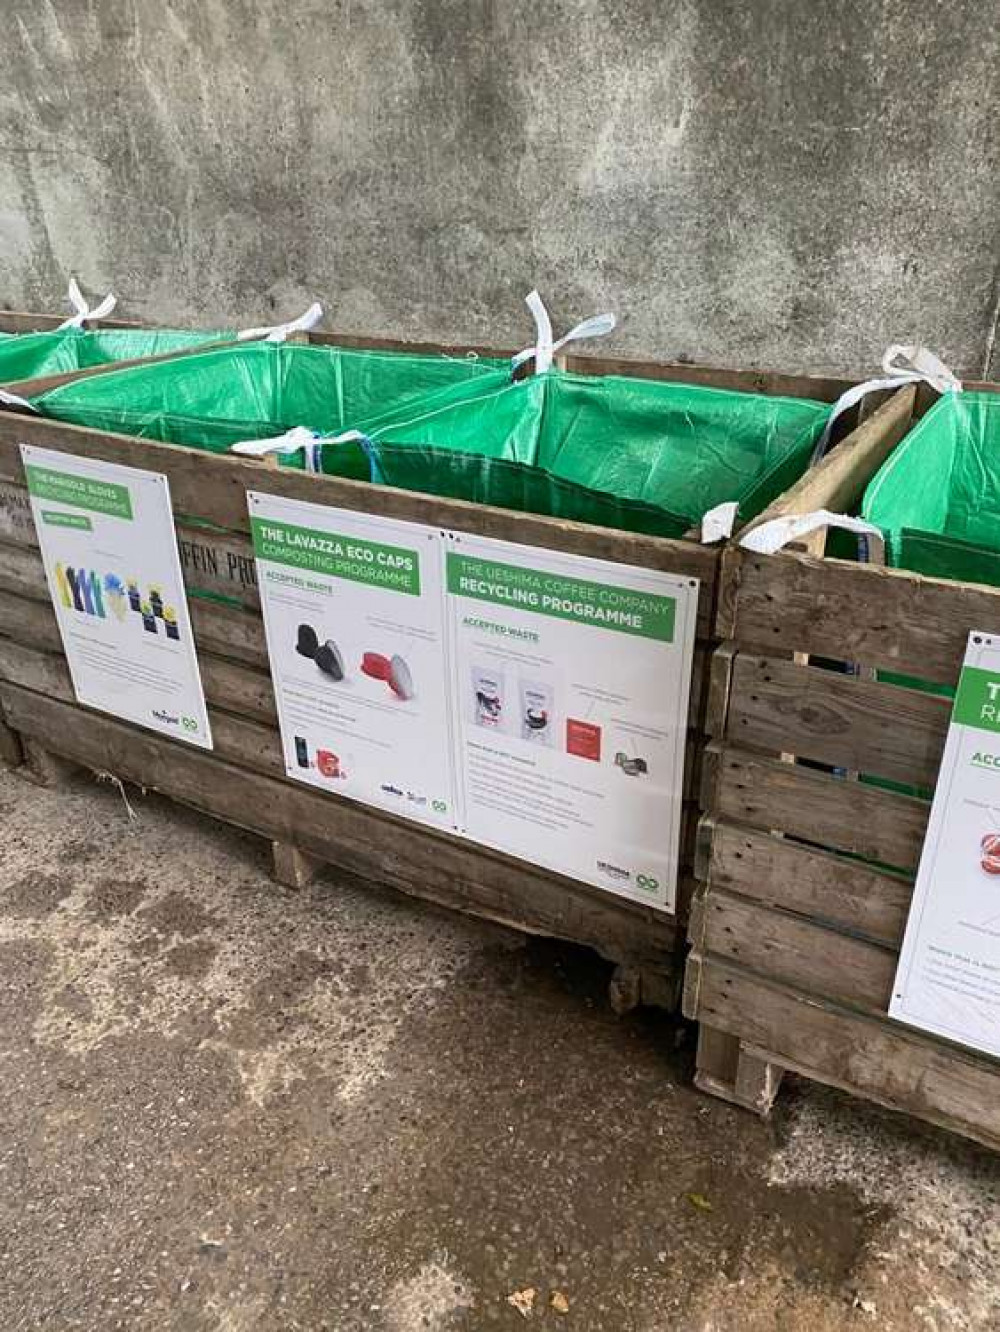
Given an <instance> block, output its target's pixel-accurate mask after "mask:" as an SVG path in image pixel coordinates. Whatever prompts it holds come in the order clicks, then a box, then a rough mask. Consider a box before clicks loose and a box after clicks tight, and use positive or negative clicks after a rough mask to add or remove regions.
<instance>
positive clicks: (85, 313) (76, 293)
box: [56, 277, 118, 333]
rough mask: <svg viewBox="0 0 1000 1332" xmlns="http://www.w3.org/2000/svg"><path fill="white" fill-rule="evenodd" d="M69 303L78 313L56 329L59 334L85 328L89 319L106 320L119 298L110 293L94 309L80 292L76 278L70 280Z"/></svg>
mask: <svg viewBox="0 0 1000 1332" xmlns="http://www.w3.org/2000/svg"><path fill="white" fill-rule="evenodd" d="M69 303H70V305H72V307H73V309H74V310H75V311H76V314H74V315H73V316H72V317H71V318H69V319H66V320H64V322H63V323H61V324H60V325H59V327H58V328H57V329H56V332H57V333H62V332H63V331H64V330H65V329H68V328H83V326H84V324H85V323H86V322H87V320H88V319H94V320H96V319H105V318H107V316H108V315H109V314H110V313H111V311H112V310H113V309H114V308H115V306H116V305H117V304H118V298H117V297H116V296H114V295H113V294H112V293H111V292H110V291H109V292H108V294H107V296H105V298H104V300H103V301H100V302H98V304H97V305H95V306H94V308H93V309H91V308H90V306H89V305H88V303H87V298H86V297H85V296H84V294H83V292H82V291H81V290H80V284H79V282H77V280H76V278H75V277H73V278H70V280H69Z"/></svg>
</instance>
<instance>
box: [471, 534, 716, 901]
mask: <svg viewBox="0 0 1000 1332" xmlns="http://www.w3.org/2000/svg"><path fill="white" fill-rule="evenodd" d="M445 559H446V568H447V588H448V620H449V629H450V633H451V646H452V652H451V675H452V682H453V690H454V695H453V697H454V715H455V719H456V720H455V736H456V775H457V782H458V789H459V795H460V803H461V809H462V816H463V827H464V830H465V832H466V834H467V835H468V836H469V837H471V838H473V839H474V840H475V841H477V842H482V843H484V844H485V845H487V846H494V847H497V848H498V849H499V850H502V851H507V852H510V853H511V854H512V855H516V856H520V857H522V858H523V859H525V860H530V861H533V862H534V863H535V864H538V865H544V866H546V867H547V868H548V869H552V870H555V871H557V872H559V873H561V874H568V875H570V876H571V877H572V878H575V879H582V880H583V881H584V882H586V883H592V884H595V885H596V886H597V887H600V888H606V889H608V890H610V891H612V892H615V893H618V894H620V895H622V896H625V897H633V898H637V899H639V900H641V901H646V902H652V903H655V904H657V905H660V906H664V907H671V906H672V905H673V889H674V881H675V878H676V869H677V856H678V846H677V842H678V838H679V834H680V812H681V787H682V782H683V776H684V740H685V732H686V727H687V708H688V689H689V682H690V676H691V652H692V646H693V641H694V627H695V625H694V621H695V612H696V610H697V589H696V588H692V585H691V582H690V580H685V579H680V578H675V577H671V576H670V575H668V574H661V573H654V572H652V571H647V570H643V569H636V568H633V567H631V566H629V565H623V564H610V563H608V562H606V561H604V560H592V559H587V558H584V557H583V556H575V555H560V554H557V553H555V552H553V551H547V550H538V549H535V548H529V547H524V546H517V545H513V544H509V543H507V542H502V541H492V540H485V539H481V538H477V537H470V536H466V535H464V534H458V533H453V534H450V537H449V541H448V549H447V551H446V554H445Z"/></svg>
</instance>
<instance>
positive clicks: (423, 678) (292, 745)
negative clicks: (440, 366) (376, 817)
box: [249, 492, 456, 830]
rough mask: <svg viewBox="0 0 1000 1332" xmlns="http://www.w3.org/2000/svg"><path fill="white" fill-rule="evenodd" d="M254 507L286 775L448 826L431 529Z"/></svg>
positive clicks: (452, 820) (436, 561)
mask: <svg viewBox="0 0 1000 1332" xmlns="http://www.w3.org/2000/svg"><path fill="white" fill-rule="evenodd" d="M249 498H250V525H251V529H252V532H253V542H254V552H255V554H256V556H257V567H258V584H259V587H260V596H261V606H262V608H263V612H264V626H265V629H266V631H267V647H268V654H269V656H270V661H271V675H272V678H273V680H274V692H275V699H276V702H277V705H278V718H279V721H280V724H281V738H282V745H283V748H284V754H285V767H286V770H287V772H288V774H289V776H291V777H296V778H298V779H299V780H301V781H304V782H308V783H309V784H310V785H312V786H318V787H321V788H322V789H323V790H326V791H336V792H337V793H338V794H340V795H346V796H352V797H353V798H354V799H355V800H362V801H364V802H365V803H366V804H370V805H378V806H381V807H382V808H383V809H389V810H392V811H393V813H396V814H405V815H407V816H408V817H410V818H414V819H418V820H420V821H421V822H426V823H432V824H436V825H437V826H439V827H443V828H447V829H449V830H451V829H454V828H455V826H456V814H455V807H454V806H455V799H454V788H453V780H452V767H453V765H452V757H451V749H452V746H451V736H450V734H449V725H450V718H449V709H448V697H447V691H448V681H447V677H446V674H445V671H444V613H443V603H442V591H441V561H440V556H439V553H438V544H437V543H438V534H437V531H436V530H431V529H429V528H423V527H419V526H416V525H415V524H411V523H399V522H392V521H390V520H388V519H382V518H373V517H370V516H369V515H367V514H359V513H350V512H348V511H346V510H343V509H330V508H325V507H323V506H321V505H317V504H308V503H304V502H299V501H295V500H283V499H279V498H277V497H276V496H274V495H264V494H258V493H253V492H251V494H250V497H249Z"/></svg>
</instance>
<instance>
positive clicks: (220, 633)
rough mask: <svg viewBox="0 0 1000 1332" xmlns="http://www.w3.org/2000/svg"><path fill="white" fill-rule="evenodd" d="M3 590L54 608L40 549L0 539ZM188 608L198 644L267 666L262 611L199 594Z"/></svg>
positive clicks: (0, 628) (0, 590)
mask: <svg viewBox="0 0 1000 1332" xmlns="http://www.w3.org/2000/svg"><path fill="white" fill-rule="evenodd" d="M4 594H7V595H14V596H18V597H24V598H28V599H30V600H33V601H38V602H44V604H45V605H46V606H49V607H50V609H51V603H50V601H49V591H48V585H47V584H46V581H45V570H44V569H43V567H42V561H41V557H40V556H39V554H38V552H37V550H32V549H31V548H29V547H26V546H11V545H4V544H2V543H0V596H3V595H4ZM188 610H189V611H190V614H191V623H192V627H193V629H194V635H195V640H196V642H197V643H198V645H199V648H202V649H208V650H209V651H214V652H217V653H219V654H220V655H224V656H229V657H235V658H237V659H239V660H241V661H246V662H248V663H251V664H253V665H256V666H260V667H261V668H266V666H267V644H266V641H265V638H264V622H263V620H262V619H261V617H260V615H255V614H254V613H253V611H251V610H244V609H242V608H240V607H237V606H228V605H223V604H222V603H221V602H215V601H209V600H206V599H203V598H198V597H197V595H196V596H194V597H192V599H191V601H190V602H189V603H188ZM2 631H3V616H2V614H0V632H2Z"/></svg>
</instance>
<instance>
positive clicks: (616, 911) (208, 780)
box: [0, 684, 676, 971]
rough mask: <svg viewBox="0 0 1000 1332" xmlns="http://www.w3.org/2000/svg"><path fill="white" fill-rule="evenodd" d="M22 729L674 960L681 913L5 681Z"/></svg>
mask: <svg viewBox="0 0 1000 1332" xmlns="http://www.w3.org/2000/svg"><path fill="white" fill-rule="evenodd" d="M0 706H2V707H3V710H4V713H5V716H6V718H7V721H8V723H9V724H10V725H11V727H13V728H14V729H15V730H17V731H20V732H22V733H23V734H25V735H27V736H29V737H32V738H33V739H34V740H36V741H37V742H38V743H39V744H40V745H42V746H44V747H46V748H49V749H51V750H52V751H53V752H55V753H58V754H62V755H64V756H65V757H66V758H69V759H72V760H73V761H74V762H78V763H82V764H84V765H85V766H87V767H91V768H95V769H105V770H108V771H111V772H114V773H115V774H116V775H117V776H120V777H121V778H122V779H124V780H127V781H133V782H136V783H139V784H141V785H143V786H145V787H148V788H150V789H152V790H157V791H162V792H163V793H164V794H166V795H169V796H172V797H173V798H174V799H176V800H179V801H181V802H183V803H185V804H189V805H192V806H194V807H195V808H196V809H200V810H203V811H205V812H206V813H208V814H212V815H214V816H215V817H217V818H220V819H224V820H226V821H227V822H229V823H234V824H236V825H238V826H239V827H242V828H248V829H250V830H251V831H253V832H257V833H259V834H260V835H261V836H263V837H267V838H270V839H271V840H272V841H283V842H286V843H288V844H290V845H294V846H297V847H298V848H299V849H300V850H302V851H305V852H307V853H309V854H312V855H315V856H318V857H319V858H321V859H322V860H324V861H326V862H329V863H331V864H334V865H338V866H341V867H342V868H344V869H347V870H350V871H351V872H353V873H356V874H359V875H361V876H363V877H368V878H372V879H375V880H377V881H381V882H386V883H391V884H394V885H395V886H397V887H399V888H401V889H402V890H403V891H405V892H409V893H411V894H413V895H414V896H417V897H423V898H427V899H430V900H431V901H435V902H439V903H441V904H442V905H445V906H449V907H453V908H457V909H459V910H462V911H468V912H471V913H473V914H476V915H481V916H485V917H488V918H490V919H494V920H500V921H502V922H503V923H506V924H513V925H516V926H517V927H518V928H520V929H523V930H528V931H530V932H536V933H540V934H546V935H551V936H553V937H558V938H565V939H572V940H574V941H576V942H578V943H583V944H587V945H589V946H591V947H593V948H595V949H596V950H597V951H598V952H600V953H602V954H604V955H605V956H607V957H610V958H611V959H612V960H613V961H617V962H625V963H632V964H634V965H641V966H643V967H649V968H650V969H652V970H660V971H670V970H672V968H673V966H674V945H675V940H676V928H675V922H674V920H673V919H672V918H671V917H669V916H665V915H663V914H662V913H658V912H653V911H651V910H649V908H646V907H643V906H641V905H640V904H638V903H631V902H626V901H625V900H624V899H621V898H614V897H611V896H610V895H609V894H607V893H601V892H600V891H598V890H595V889H591V888H589V887H587V886H585V885H582V884H579V883H576V882H574V881H573V880H570V879H564V878H561V877H559V876H557V875H551V874H548V873H546V872H543V871H537V870H534V869H532V868H531V867H530V866H526V865H524V864H522V863H521V862H519V861H516V860H514V859H512V858H510V857H507V856H502V855H499V854H497V853H494V852H489V851H486V850H484V849H483V848H481V847H473V846H469V845H467V844H463V843H461V842H459V841H457V840H456V839H451V838H448V837H443V836H439V835H437V834H436V833H433V832H431V831H425V830H424V829H421V828H418V827H415V826H414V825H413V824H412V823H407V822H406V821H405V820H401V819H395V818H393V817H392V816H390V815H383V814H381V813H378V812H376V811H373V810H370V809H367V808H366V807H364V806H361V805H358V804H354V803H352V802H351V801H348V800H345V799H343V798H339V797H337V796H333V795H328V794H325V793H322V792H317V791H311V790H309V788H308V787H305V786H303V785H301V784H298V783H293V782H280V781H275V780H273V779H271V778H269V777H266V776H264V775H262V774H258V773H253V772H248V771H245V770H244V769H242V768H237V767H234V766H232V765H231V764H229V763H226V762H224V761H222V760H221V759H220V758H218V757H216V756H214V755H211V754H206V753H204V752H197V751H193V750H192V749H191V748H190V747H188V746H185V745H184V744H182V743H180V742H177V741H171V740H166V739H163V738H161V737H159V736H156V735H154V734H152V733H150V732H145V731H140V730H137V729H136V728H134V727H130V726H127V725H125V724H123V723H121V722H118V721H115V720H113V719H111V718H108V717H104V716H102V715H100V714H97V713H92V714H87V719H86V724H82V723H81V713H80V710H79V709H77V708H74V707H71V706H68V705H67V704H65V703H62V702H60V701H58V700H56V699H51V698H45V697H43V696H41V695H39V694H35V693H31V692H28V691H26V690H24V689H19V688H17V687H16V686H13V685H10V684H0Z"/></svg>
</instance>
